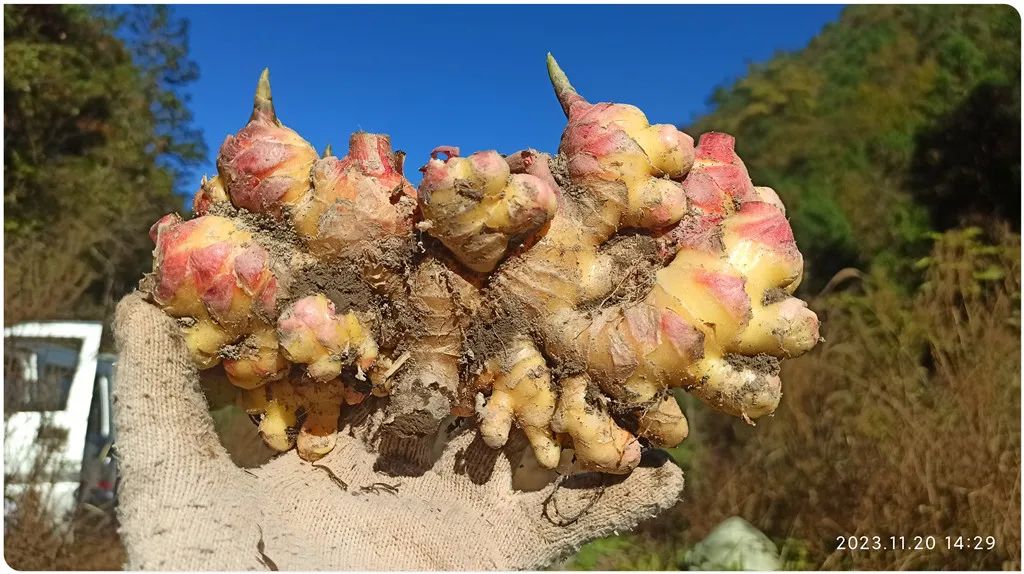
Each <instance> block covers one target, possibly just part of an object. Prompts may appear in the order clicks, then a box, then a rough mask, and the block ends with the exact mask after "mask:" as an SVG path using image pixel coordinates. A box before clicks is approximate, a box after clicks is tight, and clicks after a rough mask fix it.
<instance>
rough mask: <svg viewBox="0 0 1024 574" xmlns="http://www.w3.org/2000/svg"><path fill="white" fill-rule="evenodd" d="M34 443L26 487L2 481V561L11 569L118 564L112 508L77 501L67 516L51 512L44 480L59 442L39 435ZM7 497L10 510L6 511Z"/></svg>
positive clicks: (49, 474) (109, 567)
mask: <svg viewBox="0 0 1024 574" xmlns="http://www.w3.org/2000/svg"><path fill="white" fill-rule="evenodd" d="M44 424H46V423H45V422H44ZM41 434H43V433H41ZM38 445H39V448H38V449H36V450H35V451H34V452H33V453H32V454H31V457H32V458H31V460H30V462H31V464H30V466H29V470H28V471H27V472H26V475H25V476H24V477H22V481H21V482H22V483H23V484H25V485H27V488H25V489H24V490H22V491H15V490H14V489H13V488H11V486H10V485H11V482H12V481H11V480H10V478H8V480H7V481H6V483H5V490H4V499H5V515H4V561H6V562H7V565H8V566H10V567H11V568H14V569H15V570H120V569H121V568H122V567H123V565H124V562H125V552H124V547H123V546H122V545H121V538H120V536H119V535H118V533H117V519H116V518H115V516H114V513H113V509H110V508H107V509H100V508H97V507H95V506H91V505H81V506H80V507H79V508H77V509H76V511H75V512H73V513H72V515H70V516H58V515H56V514H55V513H54V511H53V510H52V509H51V505H50V504H48V498H49V497H50V495H51V493H50V487H49V483H50V479H51V478H52V477H53V476H54V473H53V470H52V469H53V468H54V465H53V464H52V463H53V461H54V460H56V457H57V456H58V453H59V452H60V447H61V444H60V442H59V441H48V440H45V439H44V440H41V441H40V442H39V443H38ZM5 462H7V463H14V462H15V461H5ZM14 466H16V464H11V467H14ZM11 503H13V508H14V510H13V511H11V512H7V508H6V507H7V504H11Z"/></svg>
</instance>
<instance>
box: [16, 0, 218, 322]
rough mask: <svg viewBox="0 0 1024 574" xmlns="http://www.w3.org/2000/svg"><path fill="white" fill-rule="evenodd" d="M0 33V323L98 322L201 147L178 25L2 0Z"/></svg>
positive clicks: (162, 10)
mask: <svg viewBox="0 0 1024 574" xmlns="http://www.w3.org/2000/svg"><path fill="white" fill-rule="evenodd" d="M4 33H5V46H4V48H5V49H4V66H5V74H4V97H5V103H4V148H5V151H4V167H5V169H4V209H5V217H4V234H5V241H6V243H5V245H6V247H5V250H4V263H5V267H6V272H5V274H4V288H5V293H6V295H5V297H4V310H5V317H6V320H5V322H6V323H8V324H9V323H12V322H16V321H21V320H25V319H45V318H53V317H67V316H69V315H70V316H75V317H80V318H104V317H106V316H108V315H109V312H110V310H111V309H112V306H113V303H114V302H115V301H116V299H117V298H118V297H119V296H120V295H121V294H122V293H124V292H125V291H127V290H128V289H130V288H131V287H132V285H133V284H134V282H135V281H136V280H137V278H138V277H139V276H140V275H141V274H142V273H143V272H144V271H145V270H146V268H147V267H148V259H149V250H150V249H151V246H150V245H148V240H147V239H146V231H147V229H148V227H149V225H151V224H152V222H154V221H155V220H156V219H157V218H158V217H159V216H160V215H162V214H163V213H166V212H168V211H173V210H179V209H180V208H181V207H182V201H183V198H182V197H181V196H179V195H177V194H175V192H174V189H175V183H176V181H177V178H178V177H179V176H180V175H181V172H182V170H183V169H184V168H186V167H187V166H189V165H190V164H192V163H193V162H196V161H198V160H199V159H200V158H202V157H203V156H204V155H205V148H204V145H203V142H202V139H201V137H200V133H199V132H198V131H197V130H195V129H193V128H192V126H191V115H190V114H189V112H188V110H187V108H186V103H187V102H186V100H185V99H184V97H183V95H182V94H181V88H182V87H183V86H185V85H187V83H188V82H190V81H191V80H193V79H194V78H195V77H196V74H197V71H196V67H195V65H194V64H193V63H192V62H190V61H189V60H188V59H187V27H186V25H185V23H183V22H179V21H176V20H174V19H173V18H171V17H170V15H169V13H168V12H167V9H166V7H155V6H144V7H131V8H128V9H120V10H112V9H97V8H91V7H84V6H74V5H63V6H57V5H50V6H42V5H36V6H11V5H9V6H5V7H4Z"/></svg>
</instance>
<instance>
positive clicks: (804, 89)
mask: <svg viewBox="0 0 1024 574" xmlns="http://www.w3.org/2000/svg"><path fill="white" fill-rule="evenodd" d="M1019 84H1020V17H1019V16H1018V15H1017V13H1016V12H1015V10H1014V9H1013V8H1012V7H1009V6H923V5H918V6H855V7H851V8H848V9H846V10H845V11H844V12H843V14H842V16H841V18H840V20H839V21H838V22H836V23H834V24H831V25H829V26H828V27H826V28H825V29H824V30H823V31H822V33H821V34H820V35H819V36H818V37H817V38H815V39H814V40H813V41H812V42H811V43H810V45H809V46H808V47H807V48H805V49H804V50H802V51H800V52H797V53H791V54H780V55H778V56H777V57H776V58H774V59H773V60H771V61H769V62H767V63H764V64H759V65H756V66H753V67H752V68H751V69H750V72H749V74H748V75H747V76H746V77H744V78H742V79H740V80H739V81H737V82H736V83H735V84H733V85H732V86H730V87H728V88H722V89H719V90H718V91H717V92H716V93H715V94H714V95H713V97H712V102H713V104H714V106H715V109H714V111H713V112H712V113H710V114H709V115H707V116H705V117H703V118H700V119H699V120H697V121H696V122H695V123H694V125H693V126H691V132H692V133H701V132H704V131H710V130H719V131H726V132H729V133H732V134H734V135H736V136H737V142H738V146H739V152H740V154H741V156H742V157H743V158H744V160H745V161H746V163H747V165H748V167H749V168H750V170H751V175H752V176H753V178H754V180H755V182H757V183H759V184H761V185H771V186H772V187H774V188H775V189H776V190H777V191H778V192H779V193H780V195H781V196H782V198H783V200H784V201H785V202H786V205H787V207H788V208H789V213H790V217H791V219H792V223H793V226H794V230H795V233H796V235H797V240H798V242H799V245H800V247H801V250H803V252H804V254H805V256H806V258H807V261H808V266H809V277H808V282H809V283H810V284H811V285H812V286H821V285H822V284H823V283H824V282H825V281H827V280H828V278H829V277H831V276H832V275H833V274H834V273H835V272H836V271H837V270H839V269H841V268H842V267H845V266H850V265H858V266H865V265H871V264H878V265H884V266H885V267H887V268H888V269H890V271H891V272H892V273H893V277H895V278H897V279H901V280H905V279H906V278H907V277H909V276H911V275H912V273H911V271H912V270H911V262H912V261H913V260H915V259H916V257H917V256H919V255H922V254H923V252H924V250H925V249H927V246H928V244H929V242H928V241H927V240H926V238H927V235H926V233H927V232H928V231H930V230H943V229H946V228H949V227H952V226H955V225H957V224H958V223H960V222H961V220H962V217H961V216H966V215H973V216H974V218H975V220H977V219H986V218H987V219H990V220H991V219H993V218H1005V219H1006V220H1009V221H1010V222H1011V223H1013V224H1014V225H1015V226H1016V228H1018V229H1019V226H1020V222H1019V214H1018V211H1019V205H1020V203H1019V202H1020V195H1019V189H1020V141H1019V140H1020V136H1019V125H1020V90H1019Z"/></svg>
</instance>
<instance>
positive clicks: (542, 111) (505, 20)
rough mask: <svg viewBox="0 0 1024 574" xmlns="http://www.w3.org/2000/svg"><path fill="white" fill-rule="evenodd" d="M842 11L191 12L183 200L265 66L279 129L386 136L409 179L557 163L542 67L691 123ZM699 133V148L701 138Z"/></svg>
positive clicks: (241, 114) (596, 97)
mask: <svg viewBox="0 0 1024 574" xmlns="http://www.w3.org/2000/svg"><path fill="white" fill-rule="evenodd" d="M841 9H842V7H841V6H720V7H711V6H187V5H179V6H175V7H174V11H175V13H176V14H177V15H179V16H181V17H184V18H187V19H188V20H189V21H190V22H191V53H192V58H193V59H194V60H195V61H196V62H197V63H198V64H199V67H200V73H201V77H200V79H199V80H198V81H197V82H196V83H194V84H193V85H192V86H191V87H190V89H189V90H188V92H189V93H190V94H191V97H192V103H191V106H192V109H193V111H194V113H195V121H196V125H198V126H199V127H201V128H202V129H203V131H204V134H205V138H206V141H207V144H208V146H209V158H208V161H207V163H206V165H204V166H202V167H201V168H199V169H198V170H197V173H196V174H195V180H194V181H192V182H186V185H185V189H182V190H181V191H183V192H188V193H191V192H192V191H193V190H194V189H195V188H196V187H198V180H199V176H201V175H202V174H203V173H204V172H205V173H209V174H211V175H213V174H214V173H216V167H215V163H214V162H215V157H216V154H217V151H218V149H219V148H220V145H221V143H222V142H223V141H224V137H225V136H226V135H227V134H229V133H234V132H235V131H237V130H238V129H239V128H241V127H242V126H243V125H244V124H245V122H246V120H247V119H248V117H249V112H250V111H251V105H252V93H253V90H254V88H255V85H256V80H257V78H258V76H259V73H260V71H261V70H262V69H263V67H264V66H269V67H270V72H271V81H272V85H273V93H274V103H275V104H276V107H277V111H278V114H279V116H280V117H281V119H282V121H284V123H285V124H286V125H288V126H290V127H291V128H292V129H295V130H296V131H298V132H299V133H300V134H302V135H303V136H304V137H305V138H306V139H307V140H308V141H309V142H310V143H312V144H313V146H314V147H316V149H317V150H320V151H322V150H323V148H324V146H325V145H326V144H328V143H330V144H332V145H333V147H334V149H335V153H337V154H338V155H343V154H344V153H345V150H346V149H347V147H348V146H347V142H348V135H349V134H350V133H351V132H352V131H355V130H359V129H362V130H366V131H371V132H383V133H387V134H390V135H391V138H392V141H393V143H394V144H395V146H396V148H398V149H402V150H404V151H406V152H407V153H408V158H407V160H406V175H407V176H408V177H409V178H410V179H411V180H412V181H413V182H414V183H415V182H418V181H419V175H420V174H419V172H418V171H417V170H418V168H419V167H420V166H421V165H423V163H425V161H426V159H427V158H428V154H429V152H430V150H431V149H432V148H433V147H435V146H437V145H455V146H459V147H461V148H462V150H463V153H470V152H472V151H476V150H481V149H497V150H498V151H499V152H502V153H511V152H514V151H516V150H519V149H523V148H526V147H534V148H538V149H542V150H547V151H554V150H555V149H556V148H557V146H558V140H559V137H560V135H561V130H562V127H563V126H564V117H563V116H562V112H561V109H560V108H559V107H558V104H557V102H556V101H555V99H554V96H553V95H552V92H551V88H550V85H549V84H548V80H547V74H546V71H545V67H544V56H545V54H546V53H547V52H548V51H551V52H552V53H554V55H555V56H556V57H557V58H558V60H559V63H560V64H561V65H562V67H563V68H564V69H565V71H566V72H567V74H568V75H569V78H570V79H571V80H572V82H573V84H574V85H575V86H576V88H577V89H578V90H580V92H581V93H582V94H583V95H584V96H586V97H587V98H588V99H590V100H591V101H616V102H624V103H631V104H635V105H637V106H639V107H640V108H641V109H643V110H644V111H645V112H646V113H647V116H648V118H649V119H650V120H651V121H652V122H653V123H675V124H680V123H686V122H688V121H690V120H691V119H693V118H694V117H696V116H698V115H700V114H701V113H703V112H705V111H707V110H708V98H709V96H710V95H711V93H712V92H713V90H714V88H715V87H716V86H720V85H723V84H728V83H730V82H731V81H733V80H735V79H737V78H739V77H741V76H743V74H744V72H745V71H746V69H747V66H748V65H749V64H750V63H752V62H761V61H765V60H767V59H769V58H771V56H772V55H773V54H775V53H776V52H777V51H780V50H786V51H789V50H797V49H800V48H802V47H804V46H806V45H807V43H808V41H809V40H810V39H811V38H812V37H814V36H815V35H816V34H817V33H818V32H819V31H820V30H821V29H822V27H823V26H824V25H825V24H827V23H828V22H831V21H834V20H835V19H836V18H837V17H838V15H839V13H840V11H841ZM693 135H697V134H693Z"/></svg>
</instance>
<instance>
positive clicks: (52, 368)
mask: <svg viewBox="0 0 1024 574" xmlns="http://www.w3.org/2000/svg"><path fill="white" fill-rule="evenodd" d="M81 347H82V342H81V340H80V339H58V338H31V337H6V338H5V339H4V411H5V413H14V412H46V411H62V410H64V409H66V408H67V402H68V392H69V391H70V390H71V381H72V379H73V378H74V375H75V371H76V370H77V368H78V356H79V353H80V351H81Z"/></svg>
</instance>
